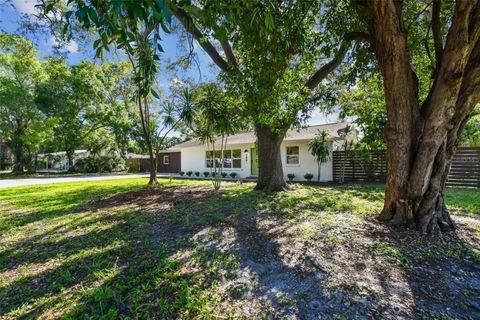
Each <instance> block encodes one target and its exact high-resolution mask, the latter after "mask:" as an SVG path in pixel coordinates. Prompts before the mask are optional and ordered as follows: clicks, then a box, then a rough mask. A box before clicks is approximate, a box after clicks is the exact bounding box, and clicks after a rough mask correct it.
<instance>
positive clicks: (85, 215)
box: [0, 185, 480, 319]
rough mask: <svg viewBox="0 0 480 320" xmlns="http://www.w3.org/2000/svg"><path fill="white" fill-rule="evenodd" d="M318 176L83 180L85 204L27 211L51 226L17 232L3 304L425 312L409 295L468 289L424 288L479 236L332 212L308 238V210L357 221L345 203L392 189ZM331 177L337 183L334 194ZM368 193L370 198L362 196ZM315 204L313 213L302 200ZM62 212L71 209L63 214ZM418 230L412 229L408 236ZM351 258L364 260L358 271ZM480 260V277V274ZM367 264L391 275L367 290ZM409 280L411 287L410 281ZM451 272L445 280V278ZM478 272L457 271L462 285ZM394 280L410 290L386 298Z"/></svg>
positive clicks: (9, 307)
mask: <svg viewBox="0 0 480 320" xmlns="http://www.w3.org/2000/svg"><path fill="white" fill-rule="evenodd" d="M310 188H313V187H305V188H304V189H305V191H304V189H301V190H300V191H297V192H296V193H295V196H293V195H292V194H289V193H274V194H265V193H262V192H253V191H251V188H250V186H248V185H247V186H237V187H233V188H226V189H224V190H223V191H222V192H221V193H220V194H215V193H214V192H212V191H211V190H210V188H209V187H201V186H197V187H162V188H161V189H158V190H156V189H150V188H148V189H140V190H134V191H126V192H123V193H118V194H115V195H113V196H111V197H107V198H104V199H98V200H96V201H94V202H92V203H89V204H86V203H85V202H86V201H85V199H86V197H85V195H84V194H82V195H75V192H79V193H84V192H86V189H80V190H78V191H72V192H71V193H69V197H70V199H69V200H65V203H63V205H64V207H68V206H69V205H70V204H71V203H72V201H75V199H79V202H80V203H81V202H83V203H82V204H81V205H79V206H77V207H71V208H70V209H69V210H68V211H62V210H53V211H50V212H49V213H45V212H43V213H37V214H38V215H37V216H35V218H34V219H33V220H31V221H26V220H25V221H23V222H21V223H20V224H17V225H16V226H17V227H21V226H25V225H26V224H27V223H30V222H33V221H41V220H42V219H44V220H45V221H44V225H43V226H42V228H44V230H48V231H44V232H39V233H38V234H36V235H34V236H32V237H26V239H24V240H21V241H17V242H15V241H14V242H13V243H11V244H10V245H8V247H6V248H5V249H2V250H1V251H0V272H2V275H4V276H7V277H8V276H10V277H11V279H12V280H11V281H10V280H6V281H4V282H0V316H1V315H8V316H14V317H17V316H18V317H31V318H35V317H39V316H44V317H53V318H57V317H65V318H72V319H77V318H82V317H83V318H88V317H92V318H102V317H103V318H118V317H123V318H124V317H132V318H136V317H145V316H146V315H147V316H148V317H150V318H161V319H178V318H214V317H215V316H216V315H218V316H222V317H227V316H228V315H229V314H234V313H240V314H247V315H250V316H251V317H253V318H255V317H258V318H260V317H278V318H284V317H294V318H309V317H313V316H315V317H319V316H321V317H325V318H335V317H336V318H341V317H342V316H343V317H347V318H357V317H361V316H366V317H379V316H393V317H409V316H415V317H417V316H418V315H419V313H418V312H415V311H413V310H408V309H406V307H405V305H403V304H402V303H401V300H400V299H402V298H403V299H410V300H412V301H413V303H414V304H415V305H416V306H418V308H419V309H428V310H433V312H437V311H438V312H440V313H439V314H440V315H441V314H442V313H443V312H446V311H445V308H447V307H449V306H450V305H451V303H453V302H454V300H455V299H457V300H458V296H452V297H451V298H452V299H453V300H452V299H450V300H448V301H446V302H448V304H447V303H446V304H445V306H443V307H438V308H437V307H436V304H440V305H441V303H442V302H441V301H440V300H439V301H436V300H434V299H432V298H431V296H430V295H429V294H428V293H427V294H425V293H424V291H426V290H430V289H432V288H437V287H435V286H433V285H434V283H432V282H428V281H426V280H427V279H428V278H429V277H435V276H439V275H440V276H441V277H446V276H447V275H449V273H448V272H446V273H442V272H443V271H442V270H440V266H441V264H440V263H439V264H438V265H432V266H430V270H429V269H428V268H427V267H428V266H427V265H425V263H428V262H429V260H428V259H430V258H431V255H432V254H434V253H435V252H437V254H438V256H439V257H438V258H439V259H440V262H441V259H443V257H444V256H445V255H446V254H447V253H445V252H448V250H452V248H451V247H450V245H449V244H452V245H453V246H455V245H462V246H464V248H465V250H468V245H467V244H466V243H464V241H463V240H462V238H460V237H457V238H455V236H454V235H453V236H451V237H450V238H449V240H448V241H450V242H448V243H447V245H445V248H444V250H445V252H443V253H442V252H441V251H438V250H437V249H438V248H437V247H430V249H428V250H433V249H432V248H436V249H435V250H437V251H432V252H433V253H431V252H430V251H428V250H427V249H425V250H427V251H425V252H423V251H422V252H420V253H418V252H416V251H415V252H412V246H414V245H418V246H419V247H420V246H422V245H424V244H425V243H426V242H428V243H432V246H433V245H437V244H438V241H436V240H435V239H425V238H422V237H420V236H418V235H416V234H415V233H413V231H412V233H411V234H405V233H403V231H396V230H395V229H391V228H387V227H379V226H377V225H376V224H374V223H372V222H371V221H367V222H365V223H363V222H361V223H359V224H358V225H355V226H354V227H352V228H351V229H352V230H356V229H355V228H357V227H358V228H363V230H359V231H352V230H350V231H349V230H345V234H348V236H350V235H351V236H352V238H348V237H347V238H343V235H341V234H340V235H338V234H337V232H340V233H341V232H342V231H343V230H342V229H341V228H342V225H339V227H338V228H337V227H336V226H332V225H330V224H328V226H327V227H324V228H323V229H319V230H314V232H313V234H314V236H312V237H311V238H309V240H308V241H306V239H305V238H306V233H305V231H304V230H303V231H301V230H300V231H299V229H298V228H297V226H298V225H299V224H302V223H305V222H309V221H307V217H310V218H311V217H313V218H312V219H314V220H315V219H316V220H315V221H317V222H321V223H322V226H323V225H324V224H323V222H324V221H325V219H333V220H337V219H338V221H348V219H351V218H352V217H351V216H347V217H346V218H345V217H344V216H343V215H342V213H341V212H339V211H342V210H352V208H353V209H355V208H364V207H365V206H368V204H370V206H371V203H376V202H378V200H379V199H378V193H379V192H381V191H379V190H378V189H377V188H373V189H370V188H365V189H360V190H359V189H355V188H350V187H345V188H343V187H342V188H333V189H331V190H327V189H325V190H318V189H310ZM112 190H115V191H118V189H112ZM324 191H325V192H327V194H323V196H322V195H321V192H324ZM107 192H109V190H105V192H101V193H100V192H95V194H102V195H105V194H106V193H107ZM318 192H319V193H318ZM314 196H318V197H319V198H320V199H312V197H314ZM355 197H358V198H359V200H358V201H357V202H355V201H353V202H352V199H353V198H355ZM332 199H333V200H332ZM362 201H367V202H366V203H363V202H362ZM302 210H303V211H309V214H308V215H304V214H301V212H302ZM32 214H34V213H32ZM54 217H55V218H58V219H60V220H59V221H56V222H57V224H56V225H50V223H51V221H52V219H53V218H54ZM362 219H363V218H362ZM367 220H368V219H367ZM312 221H313V220H312ZM312 224H313V223H312ZM20 229H21V228H19V230H20ZM19 232H20V231H19ZM299 232H300V234H299V235H298V233H299ZM302 232H303V233H302ZM354 232H358V234H355V233H354ZM405 232H407V233H408V232H409V231H405ZM406 235H407V236H408V238H407V239H409V241H410V242H407V241H405V240H404V239H405V237H404V236H406ZM333 236H336V237H338V239H337V238H334V237H333ZM360 237H361V238H360ZM412 239H413V240H412ZM357 240H361V241H362V242H365V243H360V244H358V243H356V241H357ZM416 241H418V243H416ZM426 248H428V246H427V247H426ZM359 249H362V250H359ZM342 252H343V253H342ZM429 252H430V253H429ZM453 252H456V251H453ZM458 252H459V254H458V256H455V253H452V254H451V255H452V258H453V259H455V261H456V263H457V264H458V266H457V267H459V268H465V270H467V271H468V272H474V269H468V268H467V267H468V266H467V264H465V263H462V262H460V261H461V259H463V258H464V256H463V255H462V253H460V252H463V251H458ZM342 254H343V255H342ZM429 255H430V256H429ZM337 256H338V257H337ZM425 257H427V258H428V259H426V258H425ZM350 258H351V259H352V260H351V261H349V259H350ZM362 259H363V260H362ZM364 260H365V262H364ZM367 261H370V262H367ZM425 261H426V262H425ZM384 262H385V263H387V264H388V265H387V266H386V267H385V269H384V270H380V271H379V270H376V271H375V272H374V273H372V274H366V273H368V272H369V271H372V270H374V269H375V266H377V265H379V263H384ZM360 263H364V264H365V266H361V265H360V266H359V264H360ZM369 263H371V266H370V265H369ZM449 263H450V262H449ZM335 264H338V266H335ZM443 265H445V264H443ZM335 267H338V269H335ZM332 268H333V269H332ZM342 268H344V269H345V271H343V272H344V273H345V275H344V277H338V279H337V275H336V274H335V272H341V271H339V270H342ZM472 268H473V267H472ZM350 270H353V271H355V270H357V272H356V274H348V273H349V271H350ZM353 271H352V272H353ZM467 271H465V272H467ZM17 272H23V275H22V276H18V275H17V274H16V273H17ZM475 272H476V273H472V276H471V278H472V277H474V276H476V277H478V275H479V274H480V272H479V271H478V270H477V271H475ZM362 273H363V274H362ZM349 276H350V277H351V279H352V281H348V279H349ZM450 276H451V274H450ZM367 277H369V278H372V279H370V280H369V281H372V282H374V283H376V284H378V286H379V287H381V288H383V289H382V290H381V291H379V292H370V291H368V290H366V289H365V290H363V289H364V288H361V287H360V285H359V283H361V282H362V281H361V280H364V282H365V281H367V280H365V279H363V278H367ZM395 277H397V278H395ZM439 280H443V279H439ZM474 280H475V279H474ZM397 282H402V283H403V285H405V286H406V287H404V288H399V287H398V286H396V285H395V284H396V283H397ZM438 285H439V286H440V285H445V284H444V282H442V281H438ZM432 286H433V287H432ZM464 286H465V285H464V284H463V283H460V284H457V287H458V288H457V289H464ZM449 288H450V289H451V288H452V287H451V286H450V287H449ZM404 289H405V290H406V292H405V293H404V292H402V290H404ZM453 289H455V288H453ZM474 289H475V288H473V289H472V290H473V291H472V293H476V291H475V290H474ZM359 291H362V292H359ZM442 292H443V291H442ZM458 292H459V293H458V294H461V293H460V291H458ZM379 293H380V295H379ZM382 294H383V295H391V296H395V297H398V299H399V300H398V301H393V302H392V301H391V300H388V301H383V300H385V298H386V297H385V296H382ZM242 302H243V303H242ZM457 302H458V301H457ZM461 307H464V306H463V305H462V306H459V307H458V308H454V310H453V313H452V316H460V317H462V316H464V315H465V314H466V313H465V311H463V313H462V312H461V311H459V310H461ZM396 308H398V310H397V309H396ZM432 314H433V313H432ZM472 315H475V314H473V313H472Z"/></svg>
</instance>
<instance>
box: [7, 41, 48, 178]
mask: <svg viewBox="0 0 480 320" xmlns="http://www.w3.org/2000/svg"><path fill="white" fill-rule="evenodd" d="M0 50H1V51H0V135H1V136H2V138H3V139H4V140H5V141H6V143H7V145H8V146H9V147H10V148H11V149H12V151H13V155H14V164H13V172H14V173H17V174H21V173H23V172H24V169H25V165H26V164H27V163H26V162H31V161H30V160H31V159H32V154H33V153H34V152H35V151H38V150H36V149H34V148H33V147H34V145H35V143H37V142H39V141H41V140H42V133H43V132H46V131H47V125H48V123H47V122H44V117H43V115H42V114H41V112H39V110H38V109H37V108H36V106H35V103H34V97H35V86H36V84H37V83H38V81H39V80H40V79H41V78H42V76H43V74H42V68H41V64H40V61H39V60H38V59H37V57H36V55H37V50H36V48H35V47H34V45H33V44H32V43H31V42H30V41H28V40H27V39H25V38H23V37H20V36H16V35H10V34H6V33H0ZM29 167H31V166H30V165H29Z"/></svg>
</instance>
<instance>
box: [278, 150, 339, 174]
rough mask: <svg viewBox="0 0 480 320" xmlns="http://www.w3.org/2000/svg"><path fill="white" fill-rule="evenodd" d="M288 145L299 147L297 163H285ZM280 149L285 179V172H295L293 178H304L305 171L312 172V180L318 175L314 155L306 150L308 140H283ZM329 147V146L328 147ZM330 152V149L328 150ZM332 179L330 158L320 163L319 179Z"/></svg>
mask: <svg viewBox="0 0 480 320" xmlns="http://www.w3.org/2000/svg"><path fill="white" fill-rule="evenodd" d="M289 146H292V147H293V146H298V147H299V164H287V147H289ZM281 148H282V150H281V153H282V164H283V174H284V175H285V179H287V174H289V173H293V174H295V180H297V181H298V180H301V181H303V180H305V178H304V177H303V176H304V175H305V174H306V173H311V174H313V180H315V181H316V180H317V175H318V166H317V162H316V161H315V157H313V156H312V154H311V153H310V151H308V141H298V142H295V141H287V142H283V143H282V146H281ZM330 149H331V148H330ZM330 152H331V151H330ZM332 179H333V172H332V159H331V156H330V160H329V161H328V162H326V163H322V172H321V175H320V180H321V181H331V180H332Z"/></svg>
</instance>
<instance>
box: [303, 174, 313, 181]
mask: <svg viewBox="0 0 480 320" xmlns="http://www.w3.org/2000/svg"><path fill="white" fill-rule="evenodd" d="M303 177H304V178H305V180H307V181H312V179H313V174H311V173H305V175H304V176H303Z"/></svg>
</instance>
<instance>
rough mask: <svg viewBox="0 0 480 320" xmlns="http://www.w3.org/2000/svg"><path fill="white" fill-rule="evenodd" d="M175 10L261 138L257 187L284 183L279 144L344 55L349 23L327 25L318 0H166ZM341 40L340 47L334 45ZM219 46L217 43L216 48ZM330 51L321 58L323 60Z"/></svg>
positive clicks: (270, 188)
mask: <svg viewBox="0 0 480 320" xmlns="http://www.w3.org/2000/svg"><path fill="white" fill-rule="evenodd" d="M167 4H168V6H169V8H170V10H171V11H172V14H173V15H174V16H175V17H176V18H177V20H178V21H179V22H180V23H181V24H182V25H183V27H184V29H185V30H186V31H187V32H188V33H189V34H191V36H192V37H193V38H194V39H195V40H196V41H197V42H198V43H199V45H200V46H201V47H202V48H203V49H204V50H205V52H206V53H207V54H208V55H209V56H210V58H211V59H212V61H213V62H214V63H215V64H216V65H217V66H218V67H219V68H220V70H221V76H222V78H223V79H224V80H225V81H226V82H227V84H228V89H229V90H230V91H232V92H234V93H235V94H236V95H237V96H238V97H239V98H240V99H241V100H242V104H241V105H242V108H240V110H237V112H239V113H240V114H241V115H242V117H243V118H244V119H248V120H250V121H251V122H252V123H253V124H254V128H255V132H256V135H257V139H258V155H259V177H258V181H257V186H256V189H258V190H266V191H273V190H280V189H284V188H287V184H286V183H285V180H284V176H283V169H282V163H281V156H280V146H281V143H282V141H283V138H284V136H285V134H286V131H287V130H288V129H289V128H290V127H291V126H293V125H294V124H298V122H299V121H300V119H299V115H301V114H307V113H308V112H309V110H310V109H311V108H312V107H313V106H314V105H316V100H317V99H316V98H317V97H315V95H312V92H313V91H314V90H315V88H316V87H317V86H318V85H319V83H320V82H321V81H322V80H324V79H325V78H326V77H327V76H328V75H329V74H331V73H332V72H333V71H334V70H335V69H336V68H337V67H338V66H339V65H340V64H341V62H342V60H343V58H344V56H345V55H346V53H347V51H348V48H349V41H350V40H351V39H353V38H355V37H356V34H351V33H347V29H349V28H350V27H353V26H352V25H350V24H346V25H345V24H344V25H342V26H341V27H338V28H337V27H335V28H334V27H332V28H330V30H329V33H328V34H327V33H326V32H325V29H326V28H327V27H328V26H330V25H332V26H335V25H334V24H332V21H330V20H329V19H330V17H332V15H329V14H324V15H323V14H321V12H322V9H321V7H320V6H319V4H318V1H308V0H307V1H306V0H303V1H289V2H286V1H280V0H278V1H261V0H258V1H246V2H245V1H239V2H229V1H195V2H193V1H167ZM337 48H338V49H337ZM220 49H221V51H220ZM328 58H331V59H330V61H328V62H326V63H323V64H322V63H321V62H323V61H325V60H326V59H328Z"/></svg>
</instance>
